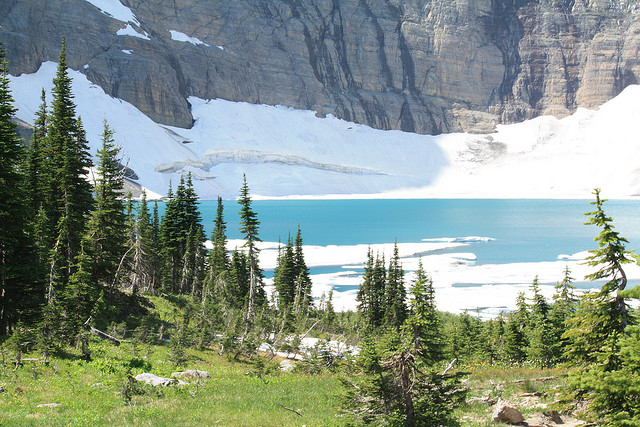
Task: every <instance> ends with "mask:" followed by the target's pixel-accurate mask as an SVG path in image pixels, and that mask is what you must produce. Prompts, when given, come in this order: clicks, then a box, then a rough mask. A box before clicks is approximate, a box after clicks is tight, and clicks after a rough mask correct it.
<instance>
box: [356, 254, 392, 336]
mask: <svg viewBox="0 0 640 427" xmlns="http://www.w3.org/2000/svg"><path fill="white" fill-rule="evenodd" d="M386 275H387V271H386V267H385V263H384V258H380V256H379V255H378V256H376V258H375V259H374V258H373V252H372V251H371V248H369V250H368V252H367V263H366V265H365V268H364V274H363V276H362V283H361V284H360V287H359V288H358V294H357V296H356V300H357V301H358V303H359V304H358V311H359V313H360V316H361V317H362V320H363V321H364V322H365V324H366V325H368V326H370V327H372V328H374V329H378V328H380V327H382V325H383V321H384V314H385V307H386V305H385V300H384V298H385V296H386V294H385V282H386Z"/></svg>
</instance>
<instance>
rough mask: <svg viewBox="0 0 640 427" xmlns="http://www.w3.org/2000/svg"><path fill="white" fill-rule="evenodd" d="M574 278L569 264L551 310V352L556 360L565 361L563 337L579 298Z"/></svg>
mask: <svg viewBox="0 0 640 427" xmlns="http://www.w3.org/2000/svg"><path fill="white" fill-rule="evenodd" d="M573 281H574V279H573V277H571V270H569V267H568V266H567V267H566V268H565V270H564V278H563V279H562V281H561V282H559V283H558V284H557V285H556V287H555V293H554V295H553V300H554V302H553V304H552V305H551V309H550V311H549V321H550V324H551V333H550V335H551V338H550V339H551V349H550V351H551V354H552V356H553V359H554V360H557V361H563V360H564V356H563V354H564V351H565V347H566V345H567V339H565V338H562V335H563V334H564V332H565V329H566V322H567V320H568V319H569V318H570V317H571V316H572V315H573V313H574V312H575V309H576V305H577V302H578V299H577V298H576V296H575V294H574V290H575V287H574V286H573V285H572V283H573Z"/></svg>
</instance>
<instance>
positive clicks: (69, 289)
mask: <svg viewBox="0 0 640 427" xmlns="http://www.w3.org/2000/svg"><path fill="white" fill-rule="evenodd" d="M91 265H92V260H91V258H90V257H89V255H87V254H86V253H85V252H84V250H83V248H81V250H80V253H79V254H78V256H77V257H76V264H75V265H74V272H73V274H72V275H71V277H70V278H69V284H68V285H67V286H66V287H65V289H64V291H63V293H62V299H63V301H64V306H65V307H67V316H66V319H65V320H66V322H65V329H66V331H67V336H68V337H69V338H71V339H73V340H75V339H77V338H78V336H79V335H80V334H81V333H82V331H83V330H84V329H85V326H84V325H85V323H86V322H87V320H88V319H89V316H90V315H91V312H92V311H93V307H94V304H95V303H96V301H97V299H98V296H99V295H100V292H99V288H98V286H97V284H96V283H95V281H94V279H93V275H92V272H91ZM71 308H72V309H71Z"/></svg>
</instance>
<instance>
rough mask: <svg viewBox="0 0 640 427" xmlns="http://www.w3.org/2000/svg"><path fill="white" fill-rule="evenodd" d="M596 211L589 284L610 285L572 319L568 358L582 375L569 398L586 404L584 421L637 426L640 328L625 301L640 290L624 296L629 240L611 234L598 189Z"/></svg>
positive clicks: (574, 375)
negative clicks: (602, 281)
mask: <svg viewBox="0 0 640 427" xmlns="http://www.w3.org/2000/svg"><path fill="white" fill-rule="evenodd" d="M594 194H595V196H596V200H595V202H591V204H593V205H595V206H596V210H595V211H593V212H589V213H587V215H589V221H588V222H587V223H586V224H594V225H597V226H598V227H600V229H601V231H600V233H599V235H598V237H596V238H595V241H596V242H598V249H595V250H592V251H591V256H590V257H589V258H587V260H588V264H589V265H591V266H593V267H598V268H599V269H598V270H597V271H596V272H595V273H592V274H590V275H588V276H587V277H586V278H588V279H591V280H597V279H607V280H608V281H607V282H606V283H605V284H604V285H602V287H601V289H600V290H599V291H598V292H590V293H586V294H584V295H583V296H582V298H581V299H580V302H579V303H578V306H577V309H576V310H575V312H573V315H572V316H571V317H569V318H568V320H567V322H566V323H567V326H568V329H567V331H566V332H565V334H564V335H563V338H566V339H568V344H567V345H566V351H565V356H566V357H567V359H569V360H570V361H573V362H575V363H578V364H579V365H580V369H576V370H574V371H572V372H570V374H569V377H568V387H567V389H566V393H565V396H564V397H565V398H568V400H569V401H570V402H575V401H576V400H578V401H579V400H584V401H586V402H585V403H586V411H585V413H586V419H587V420H588V421H596V422H597V423H599V424H603V425H616V426H617V425H621V426H622V425H624V426H632V425H638V423H639V422H640V403H639V402H640V401H639V399H638V382H639V381H640V376H639V375H638V372H639V368H640V363H639V362H640V358H639V357H638V354H640V327H638V325H636V324H635V323H636V319H635V316H632V315H630V313H629V311H628V309H627V306H626V302H625V298H639V297H640V290H639V288H637V287H636V288H632V289H628V290H625V286H626V284H627V279H626V275H625V272H624V270H623V269H622V265H623V264H626V263H628V262H630V256H631V255H632V253H631V252H630V251H628V250H626V248H625V243H627V240H626V239H624V238H623V237H621V236H619V234H618V233H617V232H614V231H613V228H614V227H613V224H612V222H613V219H612V218H610V217H608V216H606V214H605V212H604V210H603V208H602V205H603V203H604V201H605V200H601V199H600V192H599V190H598V189H596V190H595V192H594Z"/></svg>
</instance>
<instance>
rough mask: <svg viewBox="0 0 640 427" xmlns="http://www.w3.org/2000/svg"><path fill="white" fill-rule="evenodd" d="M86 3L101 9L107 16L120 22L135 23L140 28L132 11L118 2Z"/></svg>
mask: <svg viewBox="0 0 640 427" xmlns="http://www.w3.org/2000/svg"><path fill="white" fill-rule="evenodd" d="M86 1H87V2H89V3H91V4H92V5H94V6H95V7H97V8H98V9H100V11H101V12H102V13H104V14H105V15H107V16H109V17H111V18H113V19H117V20H118V21H122V22H133V23H134V24H136V25H137V26H140V22H138V19H137V18H136V16H135V15H134V14H133V12H132V11H131V9H129V8H128V7H126V6H124V5H123V4H122V3H120V2H119V1H118V0H86Z"/></svg>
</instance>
